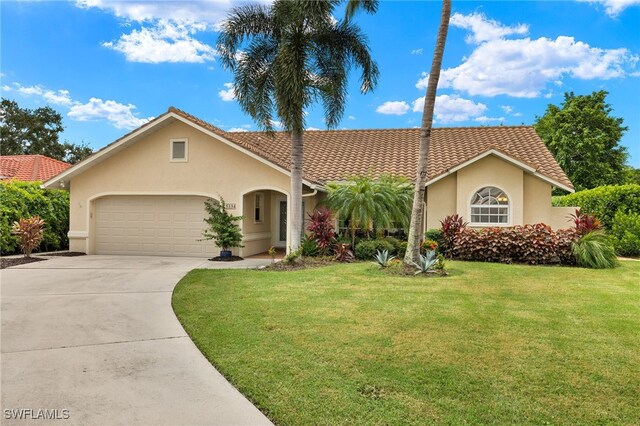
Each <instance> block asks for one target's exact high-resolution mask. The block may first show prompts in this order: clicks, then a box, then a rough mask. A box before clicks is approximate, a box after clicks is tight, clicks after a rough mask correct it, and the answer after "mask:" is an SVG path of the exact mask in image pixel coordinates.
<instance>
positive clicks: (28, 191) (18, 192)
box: [0, 180, 69, 255]
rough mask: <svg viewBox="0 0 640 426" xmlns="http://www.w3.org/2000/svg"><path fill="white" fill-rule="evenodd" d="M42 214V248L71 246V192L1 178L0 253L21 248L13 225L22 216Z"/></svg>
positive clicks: (59, 248)
mask: <svg viewBox="0 0 640 426" xmlns="http://www.w3.org/2000/svg"><path fill="white" fill-rule="evenodd" d="M32 216H39V217H40V218H41V219H42V220H44V221H45V223H46V225H45V227H44V233H43V238H42V242H41V243H40V245H39V247H38V249H39V251H53V250H62V249H66V248H68V247H69V239H68V238H67V233H68V232H69V193H68V192H67V191H64V190H61V189H42V188H40V183H39V182H21V181H15V180H12V181H7V182H0V233H1V234H0V253H1V254H3V255H8V254H15V253H18V252H19V246H18V238H17V236H16V235H12V234H11V226H12V224H13V223H14V222H17V221H19V220H20V219H22V218H27V217H32Z"/></svg>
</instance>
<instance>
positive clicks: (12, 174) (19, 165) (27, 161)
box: [0, 155, 71, 182]
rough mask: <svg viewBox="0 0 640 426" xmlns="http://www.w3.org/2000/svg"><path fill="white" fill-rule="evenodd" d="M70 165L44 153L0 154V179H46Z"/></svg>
mask: <svg viewBox="0 0 640 426" xmlns="http://www.w3.org/2000/svg"><path fill="white" fill-rule="evenodd" d="M69 167H71V164H68V163H65V162H63V161H58V160H55V159H53V158H49V157H47V156H45V155H2V156H0V180H8V179H16V180H22V181H28V182H29V181H46V180H49V179H51V178H52V177H53V176H55V175H57V174H58V173H61V172H62V171H64V170H66V169H68V168H69Z"/></svg>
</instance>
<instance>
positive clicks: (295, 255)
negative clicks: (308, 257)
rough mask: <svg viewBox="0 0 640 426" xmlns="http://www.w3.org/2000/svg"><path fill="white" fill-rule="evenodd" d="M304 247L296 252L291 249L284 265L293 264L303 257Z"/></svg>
mask: <svg viewBox="0 0 640 426" xmlns="http://www.w3.org/2000/svg"><path fill="white" fill-rule="evenodd" d="M302 250H303V248H302V246H300V247H298V248H297V249H295V250H291V249H289V253H288V254H287V255H286V256H285V257H284V263H293V262H296V261H297V260H298V259H300V258H301V257H302Z"/></svg>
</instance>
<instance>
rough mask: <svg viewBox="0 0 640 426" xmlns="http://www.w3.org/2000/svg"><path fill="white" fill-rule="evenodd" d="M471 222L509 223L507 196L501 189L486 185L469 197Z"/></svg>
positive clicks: (483, 223)
mask: <svg viewBox="0 0 640 426" xmlns="http://www.w3.org/2000/svg"><path fill="white" fill-rule="evenodd" d="M471 223H472V224H481V225H485V224H489V225H491V224H507V223H509V198H508V197H507V194H505V193H504V191H503V190H501V189H498V188H495V187H493V186H486V187H484V188H482V189H480V190H479V191H478V192H476V193H475V194H474V196H473V198H472V199H471Z"/></svg>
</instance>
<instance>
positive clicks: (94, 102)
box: [67, 98, 153, 129]
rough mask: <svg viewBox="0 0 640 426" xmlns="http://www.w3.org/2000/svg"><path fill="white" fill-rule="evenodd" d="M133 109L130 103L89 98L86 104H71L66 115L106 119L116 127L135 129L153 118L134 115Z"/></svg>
mask: <svg viewBox="0 0 640 426" xmlns="http://www.w3.org/2000/svg"><path fill="white" fill-rule="evenodd" d="M135 109H136V107H135V105H132V104H129V105H124V104H121V103H118V102H116V101H111V100H108V101H103V100H102V99H98V98H91V99H89V102H88V103H86V104H77V105H74V106H72V107H71V109H70V110H69V113H68V114H67V115H68V116H69V118H71V119H72V120H76V121H93V120H107V121H109V122H111V124H113V125H114V126H115V127H116V128H118V129H135V128H136V127H140V126H142V125H143V124H144V123H146V122H147V121H149V120H151V119H153V117H149V118H139V117H136V116H135V115H134V112H133V110H135Z"/></svg>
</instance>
